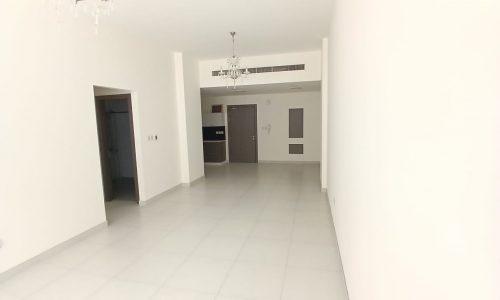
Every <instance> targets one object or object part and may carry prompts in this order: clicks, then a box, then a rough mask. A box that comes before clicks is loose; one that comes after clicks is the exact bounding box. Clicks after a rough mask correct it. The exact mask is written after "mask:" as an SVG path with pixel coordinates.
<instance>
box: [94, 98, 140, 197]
mask: <svg viewBox="0 0 500 300" xmlns="http://www.w3.org/2000/svg"><path fill="white" fill-rule="evenodd" d="M95 107H96V116H97V131H98V136H99V153H100V159H101V171H102V183H103V190H104V199H105V201H112V200H118V199H119V200H132V201H136V202H139V184H138V176H137V160H136V153H135V137H134V122H133V114H132V101H131V95H130V94H123V95H109V96H96V97H95Z"/></svg>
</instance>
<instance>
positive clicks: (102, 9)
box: [47, 0, 114, 30]
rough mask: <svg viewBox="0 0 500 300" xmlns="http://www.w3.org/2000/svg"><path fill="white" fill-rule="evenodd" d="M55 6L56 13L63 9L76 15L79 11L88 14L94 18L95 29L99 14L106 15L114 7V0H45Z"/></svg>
mask: <svg viewBox="0 0 500 300" xmlns="http://www.w3.org/2000/svg"><path fill="white" fill-rule="evenodd" d="M47 1H48V2H49V3H51V4H52V6H54V7H55V9H56V11H57V13H58V15H59V14H60V13H61V11H63V10H69V11H73V12H74V15H75V16H78V14H79V13H80V11H83V13H86V14H90V15H91V16H92V17H94V19H95V25H96V30H97V26H98V25H99V21H100V18H101V16H108V15H110V14H111V12H112V11H113V8H114V0H47Z"/></svg>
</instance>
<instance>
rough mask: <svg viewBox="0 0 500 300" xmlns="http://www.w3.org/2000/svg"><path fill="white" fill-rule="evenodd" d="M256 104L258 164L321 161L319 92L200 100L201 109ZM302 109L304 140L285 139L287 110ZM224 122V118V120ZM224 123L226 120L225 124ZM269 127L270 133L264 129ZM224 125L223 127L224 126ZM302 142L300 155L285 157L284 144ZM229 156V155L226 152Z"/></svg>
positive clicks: (286, 137)
mask: <svg viewBox="0 0 500 300" xmlns="http://www.w3.org/2000/svg"><path fill="white" fill-rule="evenodd" d="M215 104H224V111H225V112H227V109H226V106H227V105H228V104H229V105H231V104H257V134H258V148H259V150H258V153H259V161H306V162H319V161H320V160H321V93H320V92H319V91H311V92H294V93H274V94H255V95H235V96H220V97H203V99H202V110H203V112H210V111H211V107H212V105H215ZM290 108H304V138H303V139H290V138H288V110H289V109H290ZM225 119H226V120H227V117H226V118H225ZM226 122H227V121H226ZM269 124H270V125H271V130H270V132H268V130H267V129H266V128H265V127H267V126H268V125H269ZM226 126H227V125H226ZM294 143H303V144H304V154H303V155H293V154H288V144H294ZM228 153H229V152H228Z"/></svg>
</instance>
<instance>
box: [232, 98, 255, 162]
mask: <svg viewBox="0 0 500 300" xmlns="http://www.w3.org/2000/svg"><path fill="white" fill-rule="evenodd" d="M227 123H228V140H229V162H241V163H257V162H258V150H257V149H258V148H257V105H256V104H248V105H228V106H227Z"/></svg>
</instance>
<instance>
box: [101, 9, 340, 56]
mask: <svg viewBox="0 0 500 300" xmlns="http://www.w3.org/2000/svg"><path fill="white" fill-rule="evenodd" d="M114 1H115V10H114V11H113V12H112V14H111V15H110V16H106V17H104V18H103V19H102V22H103V23H111V24H115V25H118V26H119V27H120V28H123V29H124V30H127V31H133V32H136V33H139V34H146V35H149V36H152V37H153V38H158V39H160V40H161V41H163V42H164V43H165V44H166V45H167V46H168V47H169V48H170V49H172V50H178V51H185V52H188V53H192V54H194V55H196V56H197V57H199V58H221V57H226V56H228V55H229V54H230V52H231V39H230V36H229V32H230V31H236V32H237V33H238V34H237V37H236V46H237V54H238V55H240V56H246V55H259V54H270V53H283V52H296V51H305V50H314V49H320V47H321V38H323V37H325V36H327V34H328V24H329V19H330V12H331V7H332V2H333V1H332V0H144V1H137V0H114Z"/></svg>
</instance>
